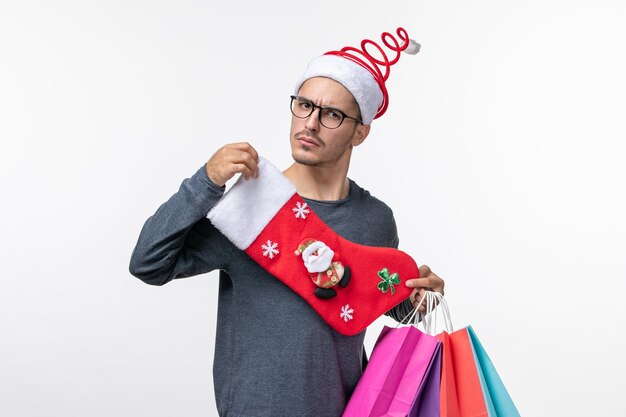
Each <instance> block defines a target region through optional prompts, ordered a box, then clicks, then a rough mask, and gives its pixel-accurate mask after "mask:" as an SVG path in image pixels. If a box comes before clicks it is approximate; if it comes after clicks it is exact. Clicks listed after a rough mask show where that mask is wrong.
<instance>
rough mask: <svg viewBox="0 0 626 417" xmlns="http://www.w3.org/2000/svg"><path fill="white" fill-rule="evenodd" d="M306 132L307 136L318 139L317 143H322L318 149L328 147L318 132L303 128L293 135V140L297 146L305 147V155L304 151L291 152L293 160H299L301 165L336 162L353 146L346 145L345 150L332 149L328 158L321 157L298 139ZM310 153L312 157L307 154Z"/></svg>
mask: <svg viewBox="0 0 626 417" xmlns="http://www.w3.org/2000/svg"><path fill="white" fill-rule="evenodd" d="M303 134H306V136H309V137H311V138H313V139H315V140H316V141H317V143H319V144H320V147H319V148H318V150H321V149H323V148H324V147H326V146H327V145H326V143H324V141H322V140H321V139H320V138H319V136H317V135H316V134H314V133H313V132H310V131H306V130H302V131H300V132H297V133H295V134H294V135H293V141H294V143H295V146H297V147H298V148H299V149H303V150H304V155H303V154H302V152H300V153H298V152H292V153H291V157H292V158H293V160H294V161H295V162H297V163H298V164H301V165H305V166H309V167H321V166H324V165H327V164H329V163H330V164H334V163H336V162H337V161H339V160H340V159H341V157H342V156H343V155H344V154H345V153H346V152H347V151H348V150H349V149H350V148H351V147H350V146H348V147H346V148H345V149H343V150H339V149H336V150H334V149H332V150H331V151H332V153H331V154H330V155H328V156H327V157H326V158H323V159H322V158H320V157H318V156H315V155H312V154H311V153H310V152H309V150H310V149H311V147H310V146H306V145H302V144H300V143H299V142H298V140H297V139H296V138H297V137H298V136H300V135H303ZM307 155H309V156H310V158H307V157H306V156H307Z"/></svg>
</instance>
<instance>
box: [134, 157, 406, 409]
mask: <svg viewBox="0 0 626 417" xmlns="http://www.w3.org/2000/svg"><path fill="white" fill-rule="evenodd" d="M223 193H224V190H223V188H220V187H218V186H217V185H215V184H214V183H213V182H211V180H210V179H209V177H208V176H207V174H206V170H205V168H204V167H202V168H200V169H199V170H198V171H197V172H196V173H195V174H194V175H193V176H192V177H191V178H187V179H185V180H184V181H183V183H182V184H181V186H180V189H179V191H178V192H177V193H176V194H174V195H173V196H172V197H171V198H170V199H169V200H168V201H167V202H165V203H164V204H163V205H162V206H161V207H159V209H158V210H157V211H156V213H155V214H154V215H153V216H152V217H150V218H149V219H148V220H147V221H146V223H145V225H144V226H143V229H142V230H141V234H140V236H139V240H138V242H137V245H136V247H135V250H134V251H133V254H132V257H131V261H130V272H131V273H132V274H133V275H134V276H136V277H137V278H139V279H141V280H142V281H144V282H146V283H148V284H152V285H163V284H165V283H167V282H169V281H171V280H172V279H175V278H184V277H190V276H193V275H198V274H203V273H206V272H209V271H213V270H215V269H219V270H220V274H219V280H220V281H219V297H218V299H219V301H218V313H217V335H216V341H215V358H214V362H213V378H214V386H215V398H216V401H217V409H218V412H219V414H220V416H222V417H282V416H285V417H286V416H290V417H291V416H298V417H339V416H341V413H342V411H343V409H344V407H345V405H346V403H347V401H348V399H349V397H350V394H351V393H352V391H353V390H354V388H355V386H356V384H357V382H358V380H359V377H360V376H361V374H362V372H363V363H364V361H365V358H364V350H363V339H364V337H365V331H363V332H362V333H360V334H358V335H355V336H343V335H341V334H339V333H337V332H336V331H335V330H333V329H332V328H331V327H330V326H329V325H328V324H326V323H325V322H324V321H323V320H322V319H321V318H320V317H319V316H318V315H317V313H316V312H315V311H314V310H313V309H312V308H311V307H310V306H309V305H308V304H307V303H306V302H305V301H304V300H303V299H302V298H300V297H299V296H298V295H297V294H296V293H295V292H293V291H292V290H291V289H289V288H288V287H287V286H286V285H284V284H283V283H282V282H281V281H279V280H278V279H276V278H275V277H273V276H272V275H270V274H269V273H267V272H266V271H265V270H264V269H262V268H261V267H260V266H259V265H258V264H256V263H255V262H254V261H253V260H252V259H250V258H249V257H248V255H246V254H245V252H243V251H241V250H239V249H237V248H236V247H235V246H234V245H233V244H232V243H230V241H228V239H226V237H225V236H224V235H223V234H222V233H220V232H219V231H218V230H217V229H216V228H215V227H214V226H213V225H212V224H211V222H210V221H209V220H208V219H207V218H206V217H205V216H206V214H207V213H208V211H209V210H210V209H211V208H212V207H213V206H214V205H215V204H216V203H217V202H218V200H219V199H220V198H221V197H222V195H223ZM305 201H306V203H307V204H308V205H309V206H310V207H311V209H312V210H313V211H314V212H315V213H316V214H317V215H318V216H319V217H320V218H321V219H322V220H323V221H324V222H325V223H326V224H327V225H328V226H329V227H330V228H332V229H333V230H334V231H335V232H336V233H338V234H339V235H341V236H342V237H344V238H346V239H348V240H350V241H352V242H355V243H358V244H361V245H368V246H387V247H397V246H398V236H397V230H396V224H395V220H394V218H393V213H392V211H391V209H390V208H389V207H388V206H387V205H385V204H384V203H383V202H381V201H380V200H378V199H376V198H375V197H373V196H371V195H370V193H369V192H368V191H366V190H364V189H363V188H361V187H359V186H358V185H357V184H356V183H355V182H354V181H352V180H350V191H349V194H348V196H347V197H346V198H345V199H342V200H338V201H317V200H311V199H305ZM409 310H410V304H409V303H408V300H407V301H405V302H403V303H401V304H400V305H398V306H397V307H395V308H394V309H392V310H391V311H389V312H387V313H386V314H387V315H390V316H391V317H394V318H395V319H396V320H399V319H401V318H402V317H404V316H405V315H406V314H408V312H409Z"/></svg>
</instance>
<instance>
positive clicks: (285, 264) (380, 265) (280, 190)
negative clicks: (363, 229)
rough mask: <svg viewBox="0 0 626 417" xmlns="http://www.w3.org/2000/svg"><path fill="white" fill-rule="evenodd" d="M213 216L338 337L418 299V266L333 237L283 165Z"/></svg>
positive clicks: (264, 170) (266, 169)
mask: <svg viewBox="0 0 626 417" xmlns="http://www.w3.org/2000/svg"><path fill="white" fill-rule="evenodd" d="M207 217H208V218H209V219H210V220H211V222H212V223H213V225H215V227H217V228H218V229H219V230H220V231H221V232H222V233H223V234H224V235H225V236H226V237H227V238H228V239H229V240H230V241H231V242H232V243H233V244H234V245H235V246H237V247H238V248H240V249H242V250H244V251H245V252H246V253H247V254H248V255H249V256H250V257H251V258H252V259H254V260H255V261H256V262H257V263H258V264H259V265H261V266H262V267H263V268H264V269H266V270H267V271H268V272H269V273H271V274H272V275H274V276H275V277H276V278H278V279H279V280H281V281H282V282H283V283H285V284H286V285H287V286H289V287H290V288H291V289H292V290H294V291H295V292H296V293H298V295H300V296H301V297H302V298H304V299H305V300H306V301H307V302H308V303H309V304H310V305H311V307H313V309H315V311H317V313H318V314H319V315H320V316H321V317H322V318H323V319H324V320H325V321H326V322H327V323H328V324H330V325H331V326H332V327H333V328H334V329H335V330H337V331H338V332H339V333H341V334H344V335H348V336H351V335H355V334H357V333H359V332H361V331H363V330H364V329H365V328H366V327H367V326H368V325H369V324H371V323H372V322H373V321H374V320H376V319H377V318H378V317H380V316H381V315H382V314H384V313H385V312H386V311H388V310H389V309H391V308H392V307H394V306H395V305H397V304H399V303H400V302H402V301H403V300H405V299H406V298H407V297H408V296H409V295H410V294H411V292H412V289H411V288H407V287H406V286H405V285H404V281H405V280H407V279H413V278H419V270H418V268H417V264H416V263H415V261H414V260H413V259H412V258H411V257H410V256H409V255H407V254H406V253H404V252H402V251H399V250H397V249H393V248H379V247H371V246H363V245H358V244H356V243H353V242H350V241H348V240H346V239H344V238H342V237H341V236H339V235H338V234H337V233H335V232H334V231H333V230H331V229H330V228H329V227H328V226H327V225H326V224H325V223H324V222H323V221H322V220H321V219H320V218H319V217H317V215H315V213H313V211H312V210H311V208H310V207H308V205H307V204H306V203H305V202H304V200H302V197H300V196H299V195H298V194H297V193H296V188H295V186H294V185H293V184H292V183H291V182H290V181H289V180H288V179H287V177H285V176H284V175H283V174H282V173H281V172H280V171H279V170H278V169H277V168H276V167H275V166H273V165H272V164H271V163H270V162H268V161H267V160H265V159H263V158H260V161H259V176H258V178H255V179H250V180H244V179H243V177H242V178H240V179H239V180H238V181H237V182H236V183H235V185H234V186H233V187H232V188H231V189H230V190H228V191H227V192H226V194H225V195H224V197H222V199H221V200H220V201H219V202H218V203H217V205H216V206H215V207H214V208H213V209H212V210H211V211H210V212H209V214H208V215H207Z"/></svg>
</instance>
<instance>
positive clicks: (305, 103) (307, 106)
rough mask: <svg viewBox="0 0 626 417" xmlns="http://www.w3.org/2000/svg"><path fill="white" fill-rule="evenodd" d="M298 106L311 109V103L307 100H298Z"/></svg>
mask: <svg viewBox="0 0 626 417" xmlns="http://www.w3.org/2000/svg"><path fill="white" fill-rule="evenodd" d="M300 108H302V109H304V110H309V109H311V103H309V102H308V101H301V102H300Z"/></svg>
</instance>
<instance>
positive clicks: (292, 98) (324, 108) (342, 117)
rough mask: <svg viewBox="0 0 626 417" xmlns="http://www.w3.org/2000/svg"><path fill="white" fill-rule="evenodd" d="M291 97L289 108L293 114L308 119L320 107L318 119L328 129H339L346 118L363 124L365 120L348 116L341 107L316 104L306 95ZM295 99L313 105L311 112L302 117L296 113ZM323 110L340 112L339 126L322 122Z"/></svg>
mask: <svg viewBox="0 0 626 417" xmlns="http://www.w3.org/2000/svg"><path fill="white" fill-rule="evenodd" d="M290 97H291V102H290V103H289V110H291V114H293V115H294V116H295V117H297V118H298V119H306V118H308V117H310V116H311V115H312V114H313V112H314V111H315V109H320V111H319V112H317V119H318V120H319V122H320V124H321V125H322V126H324V127H325V128H326V129H338V128H339V126H341V124H342V123H343V121H344V120H346V119H351V120H354V121H355V122H358V123H361V124H363V120H360V119H357V118H356V117H352V116H348V115H347V114H345V113H344V112H342V111H341V110H339V109H337V108H335V107H330V106H318V105H316V104H314V103H313V102H312V101H311V100H309V99H308V98H306V97H300V96H290ZM294 100H302V101H304V102H307V103H309V104H310V105H311V112H310V113H309V114H308V115H306V116H304V117H301V116H298V115H297V114H295V113H294V112H293V101H294ZM322 110H332V111H335V112H337V113H339V114H340V115H341V121H340V122H339V124H338V125H337V126H335V127H328V126H326V125H325V124H324V123H322Z"/></svg>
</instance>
